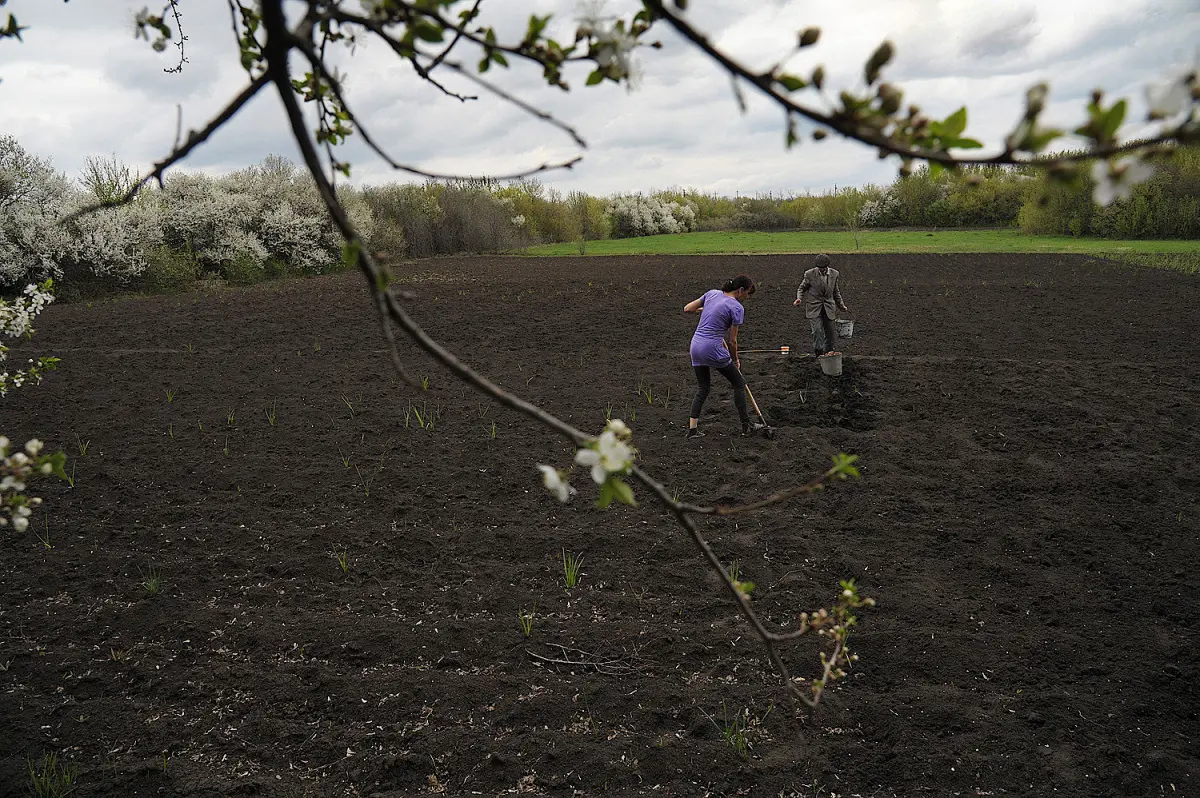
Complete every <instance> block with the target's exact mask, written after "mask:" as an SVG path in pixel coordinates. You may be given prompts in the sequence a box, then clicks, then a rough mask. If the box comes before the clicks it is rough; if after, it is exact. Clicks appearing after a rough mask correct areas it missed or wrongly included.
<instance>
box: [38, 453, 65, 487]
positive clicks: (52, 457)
mask: <svg viewBox="0 0 1200 798" xmlns="http://www.w3.org/2000/svg"><path fill="white" fill-rule="evenodd" d="M66 463H67V455H66V453H65V452H55V453H54V454H45V455H42V456H41V457H39V458H38V465H46V464H49V466H50V473H51V474H53V475H54V476H56V477H58V478H59V479H61V480H64V481H65V480H66V479H67V470H66V469H65V468H63V466H65V465H66Z"/></svg>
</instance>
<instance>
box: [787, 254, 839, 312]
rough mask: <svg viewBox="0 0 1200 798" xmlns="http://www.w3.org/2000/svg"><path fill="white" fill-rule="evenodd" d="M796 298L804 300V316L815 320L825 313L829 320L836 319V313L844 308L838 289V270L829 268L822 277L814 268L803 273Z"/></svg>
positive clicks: (819, 271)
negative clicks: (822, 312)
mask: <svg viewBox="0 0 1200 798" xmlns="http://www.w3.org/2000/svg"><path fill="white" fill-rule="evenodd" d="M796 298H797V299H800V298H803V299H804V315H805V317H806V318H809V319H815V318H817V317H818V316H820V315H821V311H822V310H824V311H825V315H826V316H828V317H829V318H831V319H836V318H837V311H838V308H840V307H845V305H846V303H845V302H843V301H842V290H841V288H839V287H838V270H837V269H835V268H833V267H830V268H829V271H828V272H826V274H825V275H824V276H822V275H821V270H820V269H818V268H816V267H815V266H814V267H813V268H811V269H809V270H808V271H806V272H805V273H804V280H803V281H801V283H800V288H799V289H797V291H796Z"/></svg>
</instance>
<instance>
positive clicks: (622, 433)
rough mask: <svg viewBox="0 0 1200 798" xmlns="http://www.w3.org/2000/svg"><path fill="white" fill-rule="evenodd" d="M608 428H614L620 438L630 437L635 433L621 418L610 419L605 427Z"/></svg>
mask: <svg viewBox="0 0 1200 798" xmlns="http://www.w3.org/2000/svg"><path fill="white" fill-rule="evenodd" d="M604 428H605V429H607V430H612V431H613V433H614V434H615V435H616V436H617V437H618V438H623V439H628V438H630V437H631V436H632V435H633V430H631V429H630V428H629V425H628V424H626V423H625V422H624V421H622V420H621V419H619V418H614V419H610V420H609V422H608V424H606V425H605V427H604Z"/></svg>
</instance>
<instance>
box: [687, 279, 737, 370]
mask: <svg viewBox="0 0 1200 798" xmlns="http://www.w3.org/2000/svg"><path fill="white" fill-rule="evenodd" d="M745 317H746V309H745V308H743V307H742V303H741V302H738V301H737V300H736V299H734V298H733V297H731V296H725V292H724V291H719V290H717V289H716V288H714V289H713V290H711V291H708V292H706V293H705V294H704V309H703V310H702V311H701V312H700V323H699V324H698V325H697V326H696V332H695V334H694V335H692V365H693V366H710V367H712V368H722V367H724V366H728V365H729V363H730V362H731V361H732V360H733V358H731V357H730V356H729V349H728V348H726V346H725V333H727V332H729V328H730V327H731V326H733V325H734V324H741V323H742V319H744V318H745Z"/></svg>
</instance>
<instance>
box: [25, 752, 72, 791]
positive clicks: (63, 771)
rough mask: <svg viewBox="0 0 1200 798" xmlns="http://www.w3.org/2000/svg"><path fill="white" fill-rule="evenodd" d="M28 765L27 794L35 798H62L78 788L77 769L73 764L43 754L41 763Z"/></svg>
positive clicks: (52, 755) (31, 761) (30, 761)
mask: <svg viewBox="0 0 1200 798" xmlns="http://www.w3.org/2000/svg"><path fill="white" fill-rule="evenodd" d="M28 764H29V794H30V795H33V796H36V798H62V796H66V795H70V794H71V793H73V792H74V791H75V788H76V787H78V786H79V767H78V766H77V765H76V764H75V763H74V762H63V763H60V762H59V761H58V756H57V755H56V754H43V755H42V759H41V761H39V762H37V763H34V762H33V760H28Z"/></svg>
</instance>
